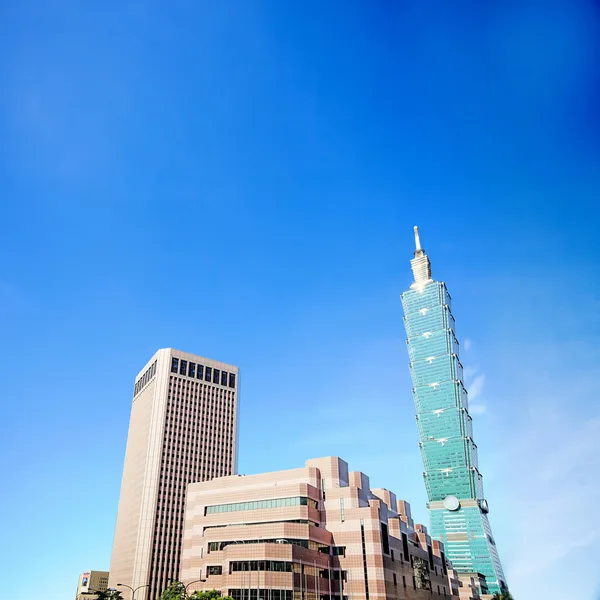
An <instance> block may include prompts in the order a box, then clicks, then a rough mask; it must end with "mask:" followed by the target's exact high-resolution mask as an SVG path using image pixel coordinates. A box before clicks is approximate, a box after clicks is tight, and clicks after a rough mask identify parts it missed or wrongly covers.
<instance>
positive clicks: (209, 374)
mask: <svg viewBox="0 0 600 600" xmlns="http://www.w3.org/2000/svg"><path fill="white" fill-rule="evenodd" d="M204 379H205V381H211V380H212V367H206V370H205V372H204Z"/></svg>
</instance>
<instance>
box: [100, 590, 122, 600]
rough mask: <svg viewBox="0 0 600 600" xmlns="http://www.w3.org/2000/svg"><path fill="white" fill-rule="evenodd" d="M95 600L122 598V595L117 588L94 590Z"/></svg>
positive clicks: (117, 599)
mask: <svg viewBox="0 0 600 600" xmlns="http://www.w3.org/2000/svg"><path fill="white" fill-rule="evenodd" d="M96 600H123V595H122V594H121V592H120V591H119V590H104V591H103V592H96Z"/></svg>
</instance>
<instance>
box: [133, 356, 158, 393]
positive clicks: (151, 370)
mask: <svg viewBox="0 0 600 600" xmlns="http://www.w3.org/2000/svg"><path fill="white" fill-rule="evenodd" d="M155 374H156V361H154V362H153V363H152V365H151V366H150V367H148V368H147V369H146V372H145V373H144V374H143V375H142V376H141V377H140V378H139V379H138V380H137V381H136V382H135V386H134V388H133V397H134V398H135V397H136V396H137V395H138V394H139V393H140V392H141V390H142V388H144V387H145V386H146V384H147V383H148V382H149V381H150V380H151V379H152V378H153V377H154V375H155Z"/></svg>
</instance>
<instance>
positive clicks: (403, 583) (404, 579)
mask: <svg viewBox="0 0 600 600" xmlns="http://www.w3.org/2000/svg"><path fill="white" fill-rule="evenodd" d="M402 587H406V577H405V576H404V575H402Z"/></svg>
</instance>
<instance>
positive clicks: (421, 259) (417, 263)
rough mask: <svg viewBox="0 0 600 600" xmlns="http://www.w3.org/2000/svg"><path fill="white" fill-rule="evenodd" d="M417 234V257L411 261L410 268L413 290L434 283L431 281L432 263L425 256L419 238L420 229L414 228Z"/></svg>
mask: <svg viewBox="0 0 600 600" xmlns="http://www.w3.org/2000/svg"><path fill="white" fill-rule="evenodd" d="M414 232H415V257H414V258H413V259H412V260H411V261H410V268H411V269H412V272H413V276H414V279H415V281H414V283H413V284H412V285H411V286H410V287H411V288H413V289H422V288H423V287H424V286H425V285H426V284H427V283H429V282H430V281H433V280H432V279H431V263H430V262H429V257H428V256H427V254H425V250H423V248H422V246H421V238H420V237H419V228H418V227H417V226H416V225H415V226H414Z"/></svg>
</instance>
